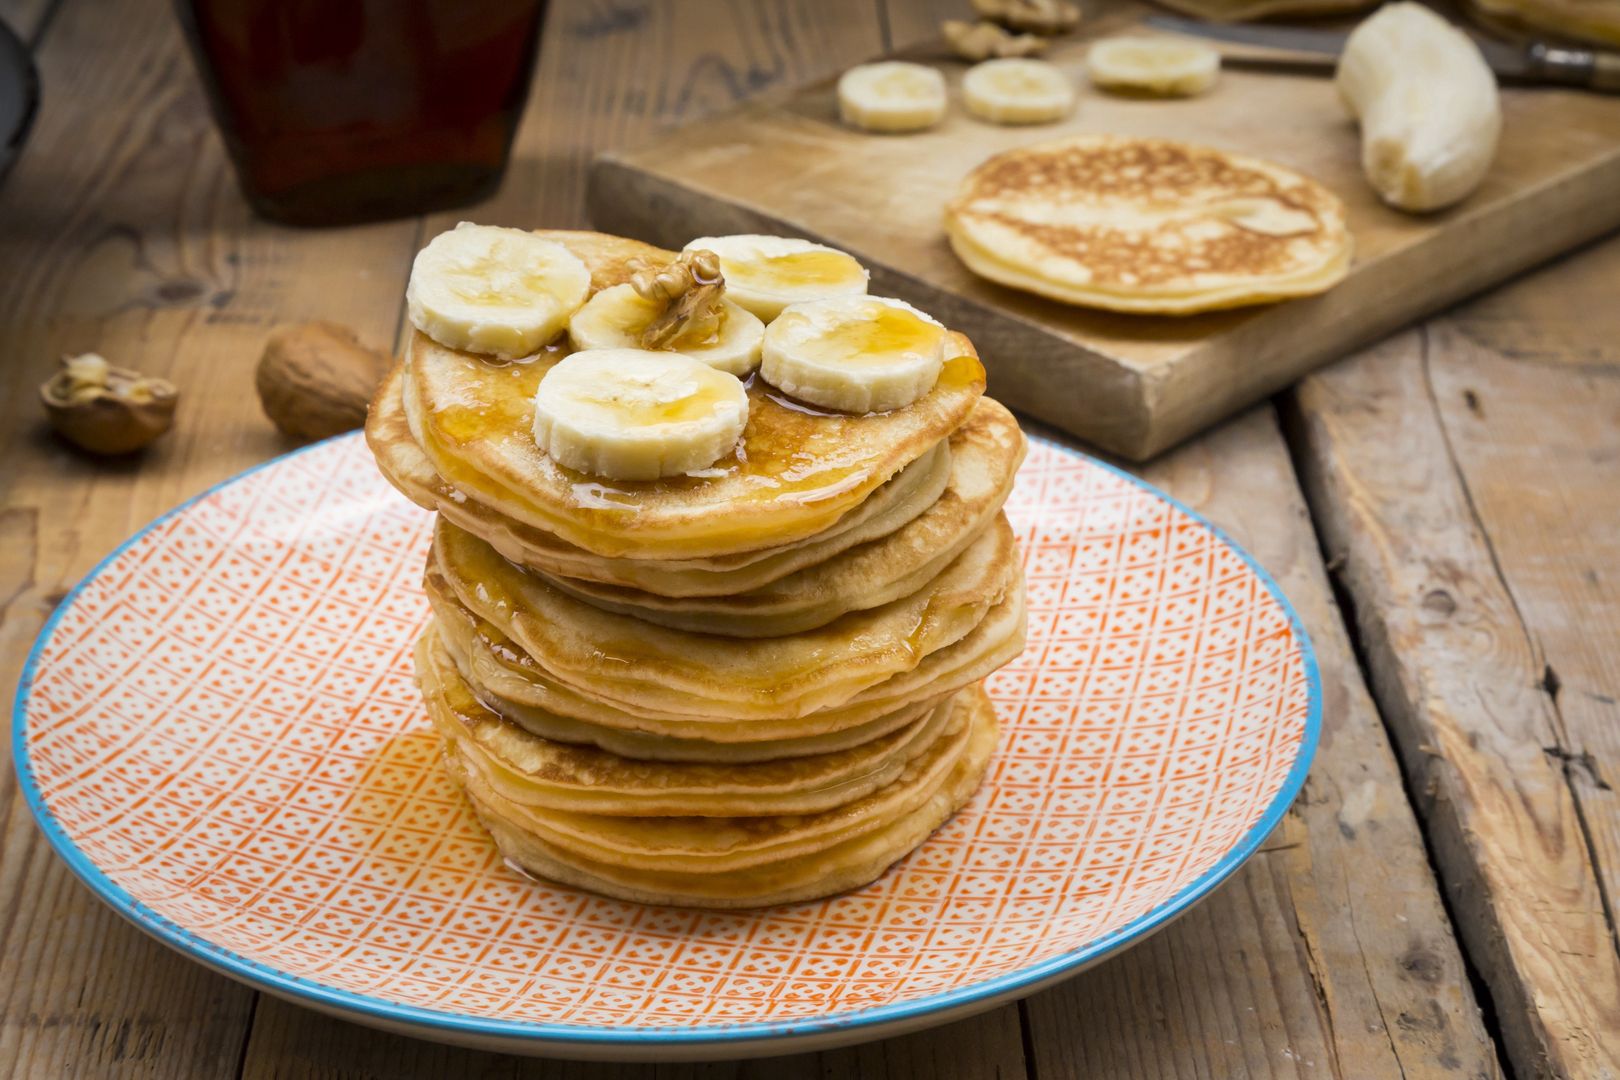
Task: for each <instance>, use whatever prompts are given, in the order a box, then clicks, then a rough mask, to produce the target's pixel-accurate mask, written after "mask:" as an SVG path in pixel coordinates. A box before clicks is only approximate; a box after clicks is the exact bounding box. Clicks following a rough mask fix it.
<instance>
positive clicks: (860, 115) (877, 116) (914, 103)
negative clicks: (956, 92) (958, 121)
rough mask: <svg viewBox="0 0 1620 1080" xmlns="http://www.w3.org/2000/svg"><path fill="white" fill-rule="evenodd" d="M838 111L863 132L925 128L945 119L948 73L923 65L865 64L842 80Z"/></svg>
mask: <svg viewBox="0 0 1620 1080" xmlns="http://www.w3.org/2000/svg"><path fill="white" fill-rule="evenodd" d="M838 112H839V115H840V116H841V117H842V118H843V120H844V123H846V124H849V125H850V126H851V127H858V128H860V129H862V130H863V131H879V132H889V133H893V132H901V131H921V130H922V129H923V128H927V127H933V126H934V125H935V124H937V123H939V122H940V121H941V120H943V119H944V118H945V76H943V75H941V74H940V73H939V72H938V71H935V70H934V69H933V68H931V67H927V66H926V65H923V64H910V63H907V62H905V61H904V60H885V61H882V62H881V63H876V64H861V65H860V66H858V67H852V68H850V69H849V70H848V71H846V72H844V74H843V77H842V78H840V79H839V80H838Z"/></svg>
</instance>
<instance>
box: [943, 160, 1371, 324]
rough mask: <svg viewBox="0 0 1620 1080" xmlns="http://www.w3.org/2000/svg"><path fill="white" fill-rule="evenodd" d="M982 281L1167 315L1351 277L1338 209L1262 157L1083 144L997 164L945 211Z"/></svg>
mask: <svg viewBox="0 0 1620 1080" xmlns="http://www.w3.org/2000/svg"><path fill="white" fill-rule="evenodd" d="M945 227H946V232H947V235H948V236H949V238H950V242H951V246H952V248H953V249H954V250H955V251H956V253H957V255H958V256H959V257H960V258H961V259H962V261H963V262H964V263H965V264H966V265H967V266H968V268H969V269H970V270H972V271H973V272H975V273H977V274H979V275H980V276H982V277H986V278H989V279H990V280H992V281H996V282H1000V283H1001V284H1004V285H1011V286H1013V287H1014V288H1020V289H1025V290H1028V291H1030V292H1034V293H1038V294H1040V295H1042V296H1047V297H1051V298H1053V299H1056V300H1062V301H1065V302H1067V303H1072V304H1079V305H1083V306H1088V307H1100V308H1109V309H1112V310H1117V311H1135V312H1151V313H1159V314H1175V315H1180V314H1189V313H1192V312H1197V311H1207V310H1210V309H1213V308H1223V307H1235V306H1239V305H1244V304H1255V303H1263V302H1267V301H1272V300H1278V299H1282V298H1285V297H1289V296H1301V295H1307V294H1310V293H1318V292H1321V291H1323V290H1324V289H1327V288H1329V287H1330V286H1332V285H1333V284H1335V283H1336V282H1338V281H1339V280H1340V279H1341V278H1343V277H1344V274H1345V272H1346V271H1347V269H1348V268H1349V262H1350V246H1351V245H1350V234H1349V232H1348V230H1347V228H1346V225H1345V217H1344V206H1343V204H1342V203H1341V202H1340V201H1339V200H1338V198H1337V197H1336V196H1334V195H1333V194H1332V193H1331V192H1329V191H1328V190H1327V189H1326V188H1324V187H1322V186H1321V185H1320V184H1318V183H1316V182H1315V181H1313V180H1310V179H1308V178H1307V177H1304V176H1301V175H1300V174H1298V173H1295V172H1292V171H1290V170H1288V169H1285V168H1282V167H1281V166H1279V165H1274V164H1272V163H1270V162H1266V161H1261V160H1259V159H1256V158H1250V157H1243V156H1241V155H1237V154H1229V153H1226V152H1225V151H1221V150H1215V149H1211V148H1208V147H1200V146H1190V145H1187V144H1185V143H1177V142H1171V141H1169V140H1165V139H1146V138H1123V137H1119V136H1112V135H1078V136H1073V137H1070V138H1066V139H1060V140H1056V141H1054V142H1048V143H1042V144H1039V145H1036V146H1026V147H1020V148H1018V149H1015V150H1009V151H1006V152H1005V153H1001V154H997V155H996V156H994V157H992V158H990V159H989V160H988V161H986V162H984V164H982V165H980V166H979V167H978V168H977V169H975V170H974V171H973V172H972V173H970V174H968V176H967V177H966V178H965V179H964V180H963V181H962V184H961V186H960V188H959V189H958V191H957V195H956V197H955V198H954V199H953V200H952V201H951V203H950V204H949V205H948V206H947V208H946V212H945Z"/></svg>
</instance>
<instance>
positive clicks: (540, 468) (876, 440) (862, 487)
mask: <svg viewBox="0 0 1620 1080" xmlns="http://www.w3.org/2000/svg"><path fill="white" fill-rule="evenodd" d="M538 235H541V236H544V237H547V238H548V239H555V240H557V241H559V242H560V243H563V244H564V245H566V246H567V247H568V248H569V249H570V250H572V251H573V252H574V253H575V254H576V255H578V256H579V257H580V258H581V259H582V260H584V261H585V263H586V265H587V266H588V267H590V268H591V271H592V281H593V285H596V286H597V287H601V285H602V284H605V283H614V284H617V283H618V282H617V281H614V280H613V279H614V278H616V277H619V276H620V275H622V280H628V278H629V273H628V269H627V268H626V266H625V265H624V257H623V255H622V253H621V249H620V247H619V244H620V243H621V242H620V241H618V240H617V238H608V239H607V240H605V241H598V240H597V239H595V237H596V236H597V235H598V234H593V233H548V232H545V231H543V230H542V231H540V232H539V234H538ZM599 242H600V243H603V244H605V245H607V247H608V248H609V249H610V250H611V252H612V254H610V255H603V254H602V252H600V251H598V250H597V248H596V245H597V244H598V243H599ZM666 254H668V253H666ZM947 350H948V359H947V360H946V362H945V365H944V369H943V370H942V371H941V373H940V376H939V381H938V382H937V383H936V385H935V386H934V388H933V389H932V390H931V391H929V392H928V393H927V394H925V395H923V396H922V397H921V398H919V399H918V400H916V401H914V402H912V403H911V404H910V405H907V406H906V407H905V408H903V409H895V410H892V411H890V412H880V413H863V414H851V413H829V412H823V411H820V410H816V409H812V408H809V407H807V406H805V405H802V404H800V403H798V402H796V401H793V400H792V399H790V398H787V397H784V396H783V395H781V394H780V393H779V392H778V391H777V390H776V389H775V388H773V387H771V386H770V385H769V384H768V383H766V382H765V381H764V380H762V379H758V378H753V379H750V380H749V382H748V410H749V412H748V424H747V427H746V428H745V429H744V431H743V436H742V439H741V440H740V441H739V444H738V446H737V449H736V450H735V451H734V452H733V453H732V454H730V455H728V456H727V457H725V458H722V459H721V460H719V461H717V462H715V463H714V465H713V466H712V467H710V468H708V469H704V470H701V472H700V473H699V474H693V475H689V476H678V477H667V478H665V479H662V480H651V481H640V482H636V481H612V482H607V481H603V480H601V479H600V478H596V477H591V476H587V475H585V474H583V473H578V472H574V471H573V470H571V469H568V468H566V467H564V466H562V465H559V464H557V463H556V462H555V461H553V460H552V459H551V457H550V456H548V455H547V454H546V453H545V452H544V451H542V450H541V449H540V447H539V446H538V445H537V444H536V442H535V439H534V434H533V427H534V402H533V398H534V393H535V390H536V389H537V388H538V386H539V385H540V380H541V379H542V378H543V377H544V375H545V373H546V372H548V371H550V370H551V368H552V367H554V366H555V365H556V364H557V362H558V361H559V360H561V359H562V357H563V356H564V355H566V352H567V348H566V345H559V346H553V347H551V348H548V349H546V350H544V351H542V352H541V353H540V354H539V355H537V356H535V357H532V358H527V359H524V360H522V361H518V362H513V363H502V362H493V361H491V360H489V359H486V358H482V357H478V356H474V355H472V354H469V353H462V352H457V351H454V350H451V349H446V348H444V347H443V346H441V345H439V344H438V343H436V342H435V341H433V339H431V338H429V337H428V336H427V335H426V334H423V333H421V332H420V331H413V332H412V334H411V338H410V343H409V347H408V350H407V353H406V359H405V378H404V383H403V386H402V390H401V398H402V401H403V402H404V407H405V415H406V418H407V420H408V421H409V423H410V429H411V434H412V435H413V436H414V437H415V440H416V443H417V445H418V446H419V447H420V448H421V450H422V452H423V453H424V454H425V456H426V457H427V459H428V461H429V462H431V464H432V466H433V469H434V470H435V471H436V472H437V473H438V474H439V475H440V476H442V477H443V478H444V479H445V480H446V481H448V482H449V483H450V484H451V485H452V486H453V487H455V488H456V489H457V490H458V491H459V492H460V493H461V494H462V495H464V496H465V497H467V498H469V499H472V500H476V501H478V502H482V503H484V504H486V505H488V506H490V507H491V508H493V509H495V510H497V511H499V512H500V513H501V514H503V515H505V516H507V517H510V518H513V519H515V520H517V521H521V522H524V523H525V524H528V525H531V526H533V527H535V528H538V529H542V530H544V531H546V532H549V533H552V534H554V535H556V536H559V537H561V538H562V539H563V540H566V541H567V542H568V543H570V544H573V545H574V546H576V547H581V548H584V549H586V550H587V551H591V552H594V553H596V554H598V555H605V556H610V557H619V556H630V557H639V558H648V559H667V558H693V557H700V556H714V555H726V554H731V553H734V552H741V551H755V550H759V549H762V548H771V547H775V546H778V545H780V544H783V543H789V542H792V541H795V540H801V539H804V538H806V537H810V536H814V535H815V534H816V533H819V532H822V531H824V530H825V529H827V528H828V527H830V526H832V525H833V524H834V523H836V522H837V521H838V520H839V518H841V517H843V516H844V514H846V513H848V512H849V511H850V510H852V509H853V508H855V507H856V506H858V505H859V504H860V503H861V502H862V501H863V500H864V499H865V498H866V497H867V496H868V495H870V494H871V493H872V492H873V491H875V490H877V488H878V487H880V486H881V485H882V484H883V483H884V482H885V481H887V480H888V479H889V478H890V477H892V476H894V475H895V474H896V473H898V472H899V471H900V470H901V469H902V468H904V467H905V466H906V465H908V464H910V463H911V462H912V461H915V460H916V459H917V458H919V457H921V456H922V455H923V454H924V453H926V452H927V451H928V450H929V449H931V448H932V447H933V446H935V445H936V444H937V443H939V442H940V441H941V440H943V439H944V438H945V437H946V436H948V435H949V434H950V433H951V432H952V431H954V430H956V428H958V427H959V426H961V423H962V421H963V420H965V419H966V418H967V415H968V413H969V412H970V411H971V410H972V408H973V404H974V402H976V401H977V400H978V399H979V397H980V396H981V395H982V394H983V392H984V368H983V366H982V365H980V363H979V360H978V356H977V354H976V353H975V352H974V350H973V346H972V345H971V343H969V342H968V340H967V339H966V338H965V337H963V336H962V335H960V334H952V335H950V340H949V342H948V345H947Z"/></svg>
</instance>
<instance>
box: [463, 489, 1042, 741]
mask: <svg viewBox="0 0 1620 1080" xmlns="http://www.w3.org/2000/svg"><path fill="white" fill-rule="evenodd" d="M1016 552H1017V546H1016V543H1015V541H1014V539H1013V534H1012V528H1011V526H1009V525H1008V524H1007V521H1006V518H1005V517H999V518H998V519H997V520H996V522H995V523H994V524H993V525H992V526H991V527H990V528H988V529H986V530H985V531H984V532H983V533H982V534H981V535H980V536H979V538H978V539H976V540H975V541H974V542H973V543H972V544H970V545H969V546H968V547H967V549H966V550H965V551H963V553H962V554H961V555H959V556H958V557H957V558H956V559H955V560H953V561H952V562H951V564H950V565H949V566H947V567H946V568H945V569H944V570H943V571H941V572H940V573H939V575H938V576H936V577H935V578H934V579H933V580H932V581H930V582H929V583H928V584H927V585H925V586H924V587H923V588H921V589H919V590H918V591H917V592H916V593H914V594H912V595H910V596H907V597H903V598H901V599H899V600H895V601H892V602H891V603H888V604H885V605H883V606H882V607H879V608H873V609H872V610H870V611H860V612H851V613H850V614H848V615H845V616H843V617H842V618H840V619H837V620H835V621H834V622H832V623H829V624H827V625H826V626H823V627H819V628H817V629H815V630H809V631H805V632H804V633H801V634H795V635H793V636H791V637H785V638H762V639H738V638H725V637H719V636H715V635H708V634H693V633H689V632H684V631H679V630H671V629H667V628H665V627H660V626H654V625H651V624H649V623H645V622H643V621H641V620H639V619H635V618H632V617H630V616H625V615H618V614H615V613H612V612H606V611H601V610H599V609H597V608H594V607H592V606H591V605H589V604H586V603H583V602H581V601H579V600H575V599H574V598H572V597H570V596H568V595H567V594H565V593H563V592H562V591H561V590H559V589H557V588H555V587H553V586H551V585H549V584H548V583H546V581H545V580H544V579H543V578H541V577H539V576H538V575H534V574H530V573H527V572H525V571H523V570H521V569H520V568H518V567H517V566H515V565H513V564H512V563H509V562H507V561H506V560H505V559H502V558H501V557H500V555H499V554H498V553H496V551H495V550H494V549H493V548H491V547H490V546H489V545H488V544H486V543H484V542H483V541H482V540H479V539H478V538H477V537H475V536H473V535H472V534H471V533H468V532H465V531H463V530H461V529H459V528H457V527H456V526H454V525H451V524H450V523H448V522H446V521H444V520H443V519H441V520H440V521H439V523H438V525H437V527H436V528H435V530H434V535H433V556H432V557H433V559H434V561H435V565H436V567H437V569H438V571H439V572H440V573H441V574H442V575H443V577H444V579H445V581H447V582H448V583H449V585H450V588H451V590H452V591H453V592H454V593H455V595H456V598H457V599H458V600H460V602H461V603H462V604H463V605H464V606H466V607H467V608H468V609H469V610H471V611H472V612H474V613H475V614H477V615H478V616H479V617H481V618H483V619H486V620H488V621H489V622H490V623H492V624H494V625H495V626H496V627H497V628H498V629H499V630H500V631H501V632H502V633H504V634H506V635H507V636H508V637H510V638H511V639H512V640H513V641H515V642H516V643H517V644H518V645H520V646H521V647H522V649H523V651H524V652H526V653H527V654H528V655H529V656H530V657H532V658H533V659H534V660H535V661H536V662H537V663H538V664H539V665H540V666H541V667H542V668H543V669H544V670H545V672H546V674H547V675H549V676H550V677H551V678H553V679H555V680H556V681H557V682H559V683H562V684H564V685H567V686H568V687H570V688H571V689H574V690H575V691H577V692H578V693H580V694H582V695H584V696H588V697H590V698H592V699H594V700H597V701H602V702H606V703H608V704H610V705H614V706H616V707H618V708H620V709H625V710H627V711H642V710H649V709H651V710H659V711H664V712H670V713H675V714H677V715H687V716H692V717H696V718H704V719H710V718H729V719H735V720H748V719H769V718H787V717H803V716H805V715H807V714H809V713H812V712H815V711H817V710H820V709H825V708H828V707H830V706H835V705H839V704H842V703H844V702H846V701H848V700H849V699H851V698H852V697H854V696H855V695H857V694H859V693H860V692H862V691H864V690H866V689H868V688H870V687H872V686H874V685H877V684H879V683H881V682H883V681H884V680H885V679H887V678H889V677H890V676H893V675H895V674H898V673H901V672H905V671H910V670H911V669H913V668H915V667H916V666H917V665H918V664H919V663H920V662H921V661H922V660H923V658H924V657H926V656H927V655H928V654H929V653H932V652H935V651H937V650H938V649H942V648H944V647H945V646H947V645H950V644H952V643H953V642H955V641H958V640H960V639H961V638H963V637H964V636H966V635H967V634H968V633H969V632H970V631H971V630H972V629H973V628H974V627H975V626H977V625H978V623H979V622H980V621H981V620H982V619H983V618H984V616H985V614H986V612H988V611H989V610H990V608H991V607H993V606H994V605H995V604H996V603H997V602H998V601H1000V600H1001V598H1002V597H1003V596H1004V595H1005V594H1006V592H1007V589H1008V587H1009V586H1010V584H1011V583H1012V581H1013V580H1014V579H1015V578H1017V577H1018V565H1017V555H1016Z"/></svg>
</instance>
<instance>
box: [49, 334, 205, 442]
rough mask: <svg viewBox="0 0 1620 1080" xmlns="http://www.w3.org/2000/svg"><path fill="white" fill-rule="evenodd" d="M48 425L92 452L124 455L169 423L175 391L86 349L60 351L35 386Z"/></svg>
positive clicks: (176, 400) (175, 401) (177, 394)
mask: <svg viewBox="0 0 1620 1080" xmlns="http://www.w3.org/2000/svg"><path fill="white" fill-rule="evenodd" d="M39 399H40V401H41V402H42V403H43V404H44V406H45V415H46V416H48V417H49V418H50V421H51V427H53V428H55V429H56V432H57V433H58V434H59V435H61V436H62V437H63V438H64V439H66V440H68V442H71V443H72V444H73V445H75V446H77V447H79V448H80V449H82V450H88V451H89V452H90V453H92V454H108V455H112V454H128V453H132V452H134V451H136V450H139V449H141V448H142V447H143V446H146V445H147V444H149V443H150V442H152V441H153V440H154V439H156V438H157V437H158V436H160V435H162V434H163V433H164V432H165V431H168V430H169V428H170V427H172V426H173V425H174V409H175V406H176V405H177V404H179V402H180V391H179V390H176V389H175V387H174V384H173V383H171V382H169V381H168V380H167V379H158V378H153V377H151V376H147V375H142V374H141V373H140V372H138V371H131V370H130V369H128V368H120V367H113V366H112V365H111V364H109V363H107V361H106V360H104V359H102V358H101V357H99V356H97V355H95V354H94V353H86V354H84V355H83V356H64V357H63V358H62V366H61V370H59V371H57V373H56V374H55V375H53V376H51V377H50V378H49V379H47V380H46V381H45V383H44V384H43V385H42V386H40V388H39Z"/></svg>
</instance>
